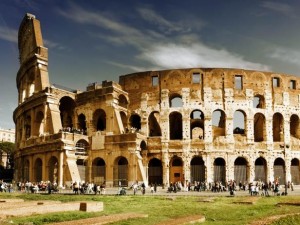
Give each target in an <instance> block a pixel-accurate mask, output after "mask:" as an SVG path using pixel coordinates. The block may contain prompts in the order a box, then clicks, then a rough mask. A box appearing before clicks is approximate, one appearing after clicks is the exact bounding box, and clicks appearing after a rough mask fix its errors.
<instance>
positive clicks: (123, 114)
mask: <svg viewBox="0 0 300 225" xmlns="http://www.w3.org/2000/svg"><path fill="white" fill-rule="evenodd" d="M120 116H121V120H122V123H123V127H124V128H125V130H126V131H127V132H128V131H129V129H128V125H127V116H126V114H125V113H124V112H123V111H121V112H120Z"/></svg>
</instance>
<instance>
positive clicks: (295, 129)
mask: <svg viewBox="0 0 300 225" xmlns="http://www.w3.org/2000/svg"><path fill="white" fill-rule="evenodd" d="M299 124H300V123H299V117H298V115H296V114H293V115H292V116H291V119H290V134H291V136H292V137H295V138H299V137H300V126H299Z"/></svg>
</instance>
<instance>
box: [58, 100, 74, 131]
mask: <svg viewBox="0 0 300 225" xmlns="http://www.w3.org/2000/svg"><path fill="white" fill-rule="evenodd" d="M74 108H75V101H74V100H73V99H72V98H70V97H68V96H64V97H62V98H61V99H60V101H59V111H60V118H61V124H62V127H64V128H66V127H69V128H73V114H74Z"/></svg>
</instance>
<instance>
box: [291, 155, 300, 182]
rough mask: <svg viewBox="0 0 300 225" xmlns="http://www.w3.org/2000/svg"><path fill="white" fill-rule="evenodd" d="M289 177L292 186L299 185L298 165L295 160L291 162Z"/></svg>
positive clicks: (297, 161)
mask: <svg viewBox="0 0 300 225" xmlns="http://www.w3.org/2000/svg"><path fill="white" fill-rule="evenodd" d="M291 177H292V182H293V183H294V184H296V185H298V184H300V164H299V159H297V158H293V159H292V161H291Z"/></svg>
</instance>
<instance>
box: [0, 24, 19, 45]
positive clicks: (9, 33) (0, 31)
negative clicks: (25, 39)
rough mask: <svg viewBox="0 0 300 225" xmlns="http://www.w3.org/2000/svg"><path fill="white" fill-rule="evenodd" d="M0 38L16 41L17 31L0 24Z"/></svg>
mask: <svg viewBox="0 0 300 225" xmlns="http://www.w3.org/2000/svg"><path fill="white" fill-rule="evenodd" d="M0 39H2V40H5V41H9V42H13V43H17V42H18V31H17V30H15V29H10V28H8V27H3V26H0Z"/></svg>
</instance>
